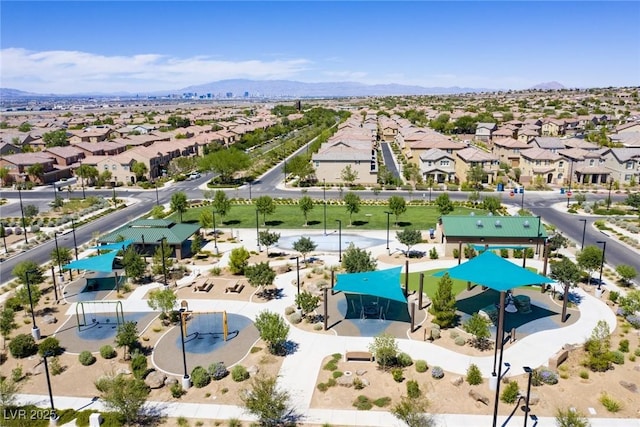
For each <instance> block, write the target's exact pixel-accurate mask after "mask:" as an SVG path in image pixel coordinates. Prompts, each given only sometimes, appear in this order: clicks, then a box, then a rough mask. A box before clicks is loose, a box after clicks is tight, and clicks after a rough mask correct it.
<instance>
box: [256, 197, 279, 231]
mask: <svg viewBox="0 0 640 427" xmlns="http://www.w3.org/2000/svg"><path fill="white" fill-rule="evenodd" d="M254 203H255V205H256V209H257V210H258V213H260V214H262V220H263V221H262V225H267V215H272V214H273V213H274V212H275V211H276V204H275V203H274V201H273V199H272V198H271V197H270V196H260V197H258V198H257V199H255V200H254Z"/></svg>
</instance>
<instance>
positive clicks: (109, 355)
mask: <svg viewBox="0 0 640 427" xmlns="http://www.w3.org/2000/svg"><path fill="white" fill-rule="evenodd" d="M117 355H118V353H117V352H116V351H115V350H114V349H113V347H111V346H110V345H109V344H107V345H103V346H102V347H100V356H102V358H103V359H113V358H114V357H116V356H117Z"/></svg>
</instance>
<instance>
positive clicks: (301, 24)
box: [0, 1, 640, 94]
mask: <svg viewBox="0 0 640 427" xmlns="http://www.w3.org/2000/svg"><path fill="white" fill-rule="evenodd" d="M639 16H640V3H636V2H510V3H507V2H451V3H441V2H397V3H390V2H306V3H304V2H216V1H213V2H157V1H144V2H57V1H47V2H31V1H20V2H18V1H5V2H3V5H2V15H1V17H0V22H1V24H2V25H1V27H2V29H1V30H0V36H1V40H2V41H1V42H0V87H2V88H12V89H18V90H22V91H26V92H34V93H57V94H73V93H89V92H93V93H98V92H99V93H116V92H120V93H123V92H128V93H136V92H155V91H168V90H179V89H182V88H186V87H188V86H194V85H202V84H207V83H210V82H214V81H220V80H227V79H249V80H292V81H299V82H305V83H322V82H358V83H363V84H368V85H371V84H392V83H394V84H401V85H415V86H422V87H452V86H458V87H469V88H486V89H495V90H508V89H514V90H522V89H528V88H530V87H532V86H534V85H537V84H540V83H544V82H551V81H556V82H559V83H561V84H563V85H564V86H565V87H567V88H588V87H608V86H617V87H621V86H638V85H640V26H638V25H637V18H638V17H639ZM51 22H54V23H62V24H63V25H60V24H58V25H51ZM596 30H597V31H596Z"/></svg>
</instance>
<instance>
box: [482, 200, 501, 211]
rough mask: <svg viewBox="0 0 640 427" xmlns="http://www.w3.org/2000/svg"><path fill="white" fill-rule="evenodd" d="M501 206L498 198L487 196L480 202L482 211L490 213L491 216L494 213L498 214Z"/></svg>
mask: <svg viewBox="0 0 640 427" xmlns="http://www.w3.org/2000/svg"><path fill="white" fill-rule="evenodd" d="M501 206H502V203H501V202H500V198H498V197H492V196H489V197H485V198H484V200H483V201H482V208H483V209H484V210H487V211H489V212H491V213H492V214H495V213H496V212H498V211H499V210H500V207H501Z"/></svg>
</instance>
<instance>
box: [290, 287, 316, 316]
mask: <svg viewBox="0 0 640 427" xmlns="http://www.w3.org/2000/svg"><path fill="white" fill-rule="evenodd" d="M319 302H320V297H319V296H316V295H313V294H312V293H311V292H308V291H303V292H301V293H299V294H298V295H296V304H298V307H300V309H301V310H302V316H303V317H306V316H307V313H311V312H312V311H313V310H315V309H316V307H318V303H319Z"/></svg>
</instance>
